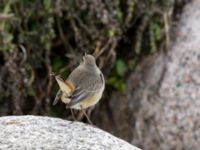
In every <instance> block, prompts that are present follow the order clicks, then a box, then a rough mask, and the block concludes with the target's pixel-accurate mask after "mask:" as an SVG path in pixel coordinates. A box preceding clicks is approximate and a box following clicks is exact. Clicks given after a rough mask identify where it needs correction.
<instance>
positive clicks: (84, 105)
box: [71, 87, 104, 110]
mask: <svg viewBox="0 0 200 150" xmlns="http://www.w3.org/2000/svg"><path fill="white" fill-rule="evenodd" d="M103 90H104V87H103V88H102V89H101V90H100V92H98V94H95V95H94V96H92V97H91V98H89V99H85V100H83V101H81V102H80V103H78V104H76V105H74V106H72V107H71V108H72V109H78V110H80V109H81V108H82V109H86V108H88V107H91V106H94V105H95V104H96V103H98V101H99V100H100V99H101V97H102V94H103Z"/></svg>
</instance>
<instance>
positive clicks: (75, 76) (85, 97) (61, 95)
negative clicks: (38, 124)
mask: <svg viewBox="0 0 200 150" xmlns="http://www.w3.org/2000/svg"><path fill="white" fill-rule="evenodd" d="M55 79H56V81H57V83H58V85H59V88H60V89H59V91H58V92H57V94H56V97H55V99H54V102H53V105H56V104H57V103H58V101H59V100H61V101H62V102H63V103H64V104H66V108H70V110H71V112H72V115H73V117H74V114H73V111H72V109H75V110H81V111H82V112H83V113H84V115H85V116H86V118H87V120H88V121H89V123H90V124H92V122H91V121H90V119H89V117H88V116H87V114H86V113H85V111H84V110H85V109H87V108H89V107H92V106H94V105H95V104H97V103H98V102H99V100H100V99H101V97H102V95H103V91H104V89H105V79H104V75H103V73H102V72H101V70H100V69H99V68H98V66H97V64H96V60H95V57H94V56H92V55H90V54H85V55H84V56H83V57H82V59H81V62H80V64H79V66H77V67H76V68H75V69H74V70H73V71H72V72H71V74H70V75H69V76H68V78H67V79H66V80H64V79H63V78H62V77H61V76H60V75H57V76H55ZM74 118H75V117H74Z"/></svg>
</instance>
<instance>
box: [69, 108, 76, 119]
mask: <svg viewBox="0 0 200 150" xmlns="http://www.w3.org/2000/svg"><path fill="white" fill-rule="evenodd" d="M70 111H71V114H72V118H73V121H77V120H76V117H75V115H74V111H73V110H72V108H70Z"/></svg>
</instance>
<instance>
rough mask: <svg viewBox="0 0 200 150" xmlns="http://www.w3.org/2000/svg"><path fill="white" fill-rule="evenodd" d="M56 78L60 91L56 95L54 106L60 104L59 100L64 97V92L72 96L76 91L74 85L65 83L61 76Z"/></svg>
mask: <svg viewBox="0 0 200 150" xmlns="http://www.w3.org/2000/svg"><path fill="white" fill-rule="evenodd" d="M55 78H56V81H57V83H58V85H59V88H60V90H59V91H58V93H57V94H56V97H55V99H54V102H53V105H55V104H57V103H58V101H59V99H60V98H61V96H62V92H64V93H66V94H67V95H69V96H70V95H71V93H72V92H73V90H74V88H73V86H72V84H70V83H69V82H68V81H64V80H63V79H62V78H61V77H60V76H55Z"/></svg>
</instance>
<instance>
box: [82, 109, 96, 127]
mask: <svg viewBox="0 0 200 150" xmlns="http://www.w3.org/2000/svg"><path fill="white" fill-rule="evenodd" d="M81 111H82V112H83V114H84V115H85V117H86V118H87V120H88V122H89V124H91V125H93V123H92V121H91V120H90V118H89V117H88V115H87V113H86V112H85V110H84V109H83V107H82V106H81Z"/></svg>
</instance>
